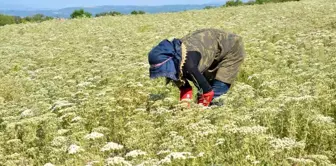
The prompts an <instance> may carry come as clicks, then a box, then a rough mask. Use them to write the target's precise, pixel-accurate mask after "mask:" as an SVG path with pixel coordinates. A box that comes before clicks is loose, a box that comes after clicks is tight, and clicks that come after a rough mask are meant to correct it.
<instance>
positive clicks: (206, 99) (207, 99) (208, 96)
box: [198, 90, 215, 107]
mask: <svg viewBox="0 0 336 166" xmlns="http://www.w3.org/2000/svg"><path fill="white" fill-rule="evenodd" d="M214 95H215V92H214V91H213V90H211V91H210V92H208V93H204V94H202V95H200V96H199V98H198V104H202V105H203V106H206V107H208V106H209V105H210V103H211V101H212V99H213V97H214Z"/></svg>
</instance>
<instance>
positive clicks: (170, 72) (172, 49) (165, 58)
mask: <svg viewBox="0 0 336 166" xmlns="http://www.w3.org/2000/svg"><path fill="white" fill-rule="evenodd" d="M181 43H182V42H181V40H179V39H174V40H172V41H169V40H167V39H165V40H162V41H161V42H160V43H159V44H158V45H157V46H155V47H154V48H153V49H152V50H151V51H150V52H149V54H148V62H149V64H150V68H149V73H150V78H152V79H153V78H157V77H166V78H169V79H172V80H175V81H177V80H178V79H179V77H178V76H179V74H180V63H181V59H182V57H181Z"/></svg>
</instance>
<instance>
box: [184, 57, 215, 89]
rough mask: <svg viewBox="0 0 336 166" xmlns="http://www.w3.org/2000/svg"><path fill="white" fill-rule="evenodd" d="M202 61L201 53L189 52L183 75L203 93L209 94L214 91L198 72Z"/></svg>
mask: <svg viewBox="0 0 336 166" xmlns="http://www.w3.org/2000/svg"><path fill="white" fill-rule="evenodd" d="M200 60H201V55H200V53H198V52H188V56H187V59H186V62H185V64H184V66H183V72H184V74H183V75H185V76H186V77H187V78H188V79H189V80H191V81H192V82H193V83H194V84H195V86H196V87H197V88H198V90H199V91H200V92H201V93H208V92H210V91H211V90H212V87H211V86H210V84H209V82H208V81H207V80H206V78H205V77H204V76H203V74H202V73H201V72H200V71H199V70H198V64H199V62H200Z"/></svg>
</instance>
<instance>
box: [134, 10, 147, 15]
mask: <svg viewBox="0 0 336 166" xmlns="http://www.w3.org/2000/svg"><path fill="white" fill-rule="evenodd" d="M145 13H146V12H144V11H142V10H139V11H136V10H133V11H132V12H131V14H133V15H137V14H145Z"/></svg>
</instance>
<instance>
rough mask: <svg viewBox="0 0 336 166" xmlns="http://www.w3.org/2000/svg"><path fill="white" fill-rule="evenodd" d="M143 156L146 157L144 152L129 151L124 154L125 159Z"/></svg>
mask: <svg viewBox="0 0 336 166" xmlns="http://www.w3.org/2000/svg"><path fill="white" fill-rule="evenodd" d="M144 155H147V153H146V152H144V151H142V150H133V151H130V152H128V153H127V154H126V157H133V158H135V157H138V156H144Z"/></svg>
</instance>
